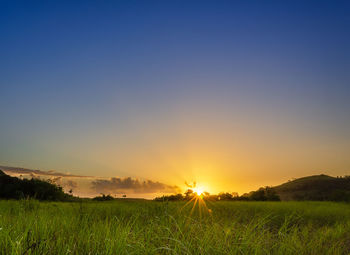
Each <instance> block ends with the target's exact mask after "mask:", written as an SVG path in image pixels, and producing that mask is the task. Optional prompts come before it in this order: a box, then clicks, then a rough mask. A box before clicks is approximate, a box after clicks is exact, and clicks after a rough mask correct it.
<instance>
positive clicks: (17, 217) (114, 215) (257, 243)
mask: <svg viewBox="0 0 350 255" xmlns="http://www.w3.org/2000/svg"><path fill="white" fill-rule="evenodd" d="M184 205H185V202H154V201H127V200H126V201H111V202H81V203H80V202H74V203H69V202H66V203H56V202H38V201H35V200H23V201H0V248H1V249H0V250H1V254H349V252H350V205H349V204H345V203H330V202H223V201H222V202H212V203H207V207H208V208H209V209H210V210H208V209H207V208H204V207H202V209H201V210H199V209H198V207H197V208H195V209H194V210H193V211H192V212H191V206H192V205H188V206H185V207H184Z"/></svg>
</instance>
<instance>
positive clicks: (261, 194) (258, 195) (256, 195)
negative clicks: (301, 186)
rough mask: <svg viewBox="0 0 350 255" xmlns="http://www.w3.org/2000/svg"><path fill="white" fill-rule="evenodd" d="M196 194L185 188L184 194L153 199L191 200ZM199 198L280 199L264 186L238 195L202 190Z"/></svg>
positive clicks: (216, 199)
mask: <svg viewBox="0 0 350 255" xmlns="http://www.w3.org/2000/svg"><path fill="white" fill-rule="evenodd" d="M196 196H198V195H197V194H196V193H195V192H193V190H192V189H188V190H186V192H185V193H184V195H182V194H176V195H169V196H162V197H156V198H155V199H154V200H155V201H184V200H192V199H193V198H194V197H196ZM200 197H201V198H203V199H205V200H208V201H280V198H279V196H278V195H277V193H276V191H275V190H274V189H273V188H270V187H265V188H260V189H258V190H257V191H252V192H250V193H248V194H243V195H242V196H238V194H237V193H227V192H226V193H224V192H223V193H219V194H217V195H210V194H209V193H208V192H203V193H202V194H201V195H200Z"/></svg>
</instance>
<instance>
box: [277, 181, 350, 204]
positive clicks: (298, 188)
mask: <svg viewBox="0 0 350 255" xmlns="http://www.w3.org/2000/svg"><path fill="white" fill-rule="evenodd" d="M273 189H274V190H275V191H276V193H277V194H278V195H279V196H280V198H281V200H287V201H288V200H317V201H324V200H325V201H350V177H332V176H328V175H323V174H321V175H313V176H308V177H303V178H299V179H295V180H293V181H288V182H286V183H284V184H281V185H278V186H275V187H273Z"/></svg>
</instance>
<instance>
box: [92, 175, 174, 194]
mask: <svg viewBox="0 0 350 255" xmlns="http://www.w3.org/2000/svg"><path fill="white" fill-rule="evenodd" d="M92 188H93V189H94V190H96V191H97V192H99V193H106V194H113V193H115V194H121V193H129V192H132V193H144V194H146V193H157V192H161V193H177V192H179V187H177V186H171V185H167V184H164V183H161V182H154V181H151V180H147V181H139V180H138V179H132V178H131V177H127V178H111V179H110V180H95V181H93V182H92Z"/></svg>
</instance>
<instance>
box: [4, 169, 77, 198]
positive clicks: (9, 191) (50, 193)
mask: <svg viewBox="0 0 350 255" xmlns="http://www.w3.org/2000/svg"><path fill="white" fill-rule="evenodd" d="M22 198H36V199H38V200H52V201H68V200H72V199H73V196H71V195H69V194H66V193H64V192H63V190H62V187H59V186H56V185H54V184H52V183H49V182H46V181H42V180H38V179H34V178H33V179H30V180H28V179H19V178H17V177H11V176H9V175H7V174H5V173H4V172H3V171H1V170H0V199H22Z"/></svg>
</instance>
